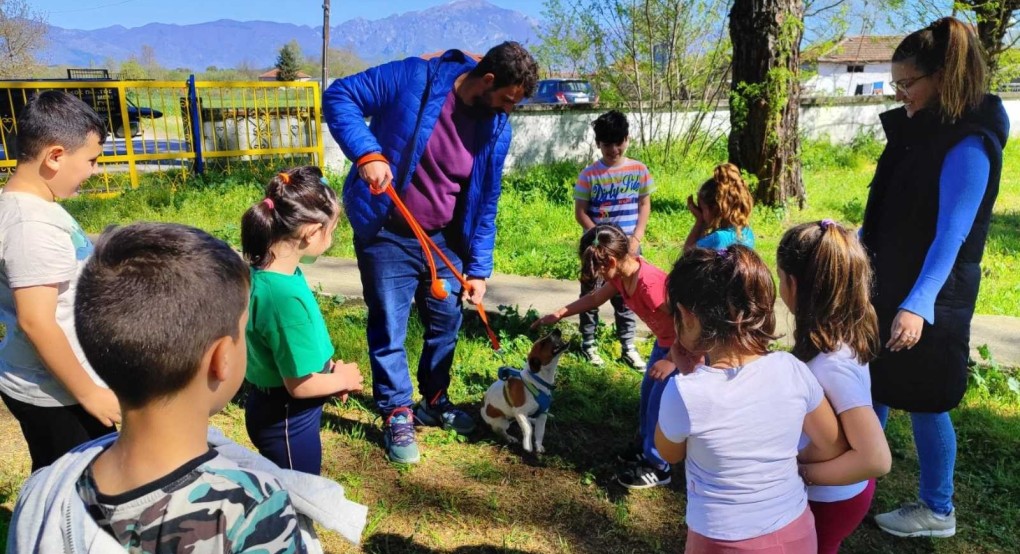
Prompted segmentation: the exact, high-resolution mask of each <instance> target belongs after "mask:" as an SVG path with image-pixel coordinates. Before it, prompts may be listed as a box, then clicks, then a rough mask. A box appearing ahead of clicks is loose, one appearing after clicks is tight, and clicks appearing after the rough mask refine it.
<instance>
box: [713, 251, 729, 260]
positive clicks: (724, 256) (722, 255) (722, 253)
mask: <svg viewBox="0 0 1020 554" xmlns="http://www.w3.org/2000/svg"><path fill="white" fill-rule="evenodd" d="M715 253H716V255H718V256H719V257H720V258H722V259H724V260H728V259H730V251H729V249H727V248H720V249H719V250H716V251H715Z"/></svg>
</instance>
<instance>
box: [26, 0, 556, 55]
mask: <svg viewBox="0 0 1020 554" xmlns="http://www.w3.org/2000/svg"><path fill="white" fill-rule="evenodd" d="M339 13H342V11H341V10H338V9H336V7H334V10H333V16H334V17H336V16H337V15H338V14H339ZM537 25H538V21H537V20H536V19H534V18H532V17H529V16H527V15H525V14H523V13H521V12H518V11H515V10H508V9H505V8H500V7H498V6H495V5H493V4H490V3H489V2H486V1H485V0H454V1H452V2H449V3H446V4H443V5H439V6H435V7H432V8H428V9H424V10H421V11H411V12H405V13H402V14H397V15H392V16H389V17H386V18H383V19H376V20H367V19H363V18H358V19H351V20H348V21H344V22H342V23H340V24H339V25H336V26H330V46H331V47H333V48H349V49H351V50H353V51H354V52H355V53H356V54H358V56H360V57H361V58H362V59H364V60H365V61H368V62H382V61H386V60H393V59H399V58H403V57H406V56H410V55H418V54H423V53H426V52H435V51H439V50H446V49H448V48H460V49H462V50H467V51H472V52H479V53H484V52H485V51H486V50H488V49H489V48H490V47H491V46H494V45H496V44H498V43H500V42H503V41H505V40H516V41H518V42H521V43H523V44H525V45H529V44H530V45H534V44H535V43H537V36H536V28H537ZM46 38H47V46H46V47H45V49H44V50H43V51H42V52H40V54H39V56H38V58H39V60H40V61H41V62H43V63H44V64H47V65H71V66H81V67H90V66H91V67H101V66H102V65H103V64H104V63H107V62H108V61H109V60H114V61H123V60H126V59H128V58H130V57H132V56H135V57H139V56H140V54H141V52H142V48H143V46H150V47H152V52H153V53H154V54H155V59H156V61H157V62H158V63H159V64H160V65H162V66H163V67H168V68H178V67H183V68H189V69H192V70H196V71H201V70H204V69H205V68H207V67H209V66H216V67H220V68H225V67H237V66H238V65H240V64H242V63H243V64H247V65H248V66H250V67H256V68H259V67H271V66H272V65H273V64H274V63H276V56H277V53H278V52H279V50H280V48H281V47H282V46H283V45H284V44H286V43H287V42H290V41H291V40H297V42H298V44H299V45H300V46H301V49H302V50H303V51H304V53H305V55H306V56H318V55H319V54H320V53H321V51H322V26H321V25H320V26H317V27H312V26H308V25H294V24H290V23H274V22H271V21H235V20H232V19H221V20H219V21H211V22H208V23H198V24H193V25H169V24H165V23H149V24H147V25H143V26H141V27H134V28H130V29H129V28H126V27H123V26H120V25H114V26H111V27H105V28H102V29H95V30H91V31H84V30H76V29H64V28H61V27H55V26H50V27H49V32H48V34H47V37H46Z"/></svg>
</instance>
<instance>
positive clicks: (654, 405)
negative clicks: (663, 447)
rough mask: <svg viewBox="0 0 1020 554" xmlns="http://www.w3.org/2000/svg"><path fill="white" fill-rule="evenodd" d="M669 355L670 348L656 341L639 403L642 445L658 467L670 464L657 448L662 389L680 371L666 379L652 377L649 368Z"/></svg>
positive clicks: (642, 382)
mask: <svg viewBox="0 0 1020 554" xmlns="http://www.w3.org/2000/svg"><path fill="white" fill-rule="evenodd" d="M668 355H669V348H667V347H665V346H659V344H658V343H657V342H656V344H655V347H653V348H652V354H651V355H650V356H648V365H646V366H645V375H644V378H643V379H642V380H641V400H640V403H639V404H638V432H639V433H640V434H641V446H642V448H644V454H645V459H646V460H648V462H649V463H650V464H651V465H654V466H655V467H657V468H662V467H664V466H668V465H669V464H668V463H667V462H666V460H663V459H662V456H659V450H658V449H657V448H655V426H656V425H658V423H659V404H661V402H662V391H664V390H666V384H667V383H669V381H670V379H672V378H673V376H674V375H676V374H678V373H680V370H679V369H678V370H676V371H674V372H673V373H671V374H670V375H669V377H667V378H666V380H665V381H658V380H656V379H652V378H651V377H649V375H648V370H649V369H652V366H653V365H655V362H657V361H659V360H661V359H663V358H665V357H666V356H668Z"/></svg>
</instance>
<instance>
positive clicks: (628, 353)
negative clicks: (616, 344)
mask: <svg viewBox="0 0 1020 554" xmlns="http://www.w3.org/2000/svg"><path fill="white" fill-rule="evenodd" d="M620 360H622V361H623V363H625V364H627V365H629V366H630V367H632V368H634V369H636V370H638V371H640V372H644V370H645V361H644V360H643V359H642V358H641V354H638V351H637V348H634V345H630V346H625V347H623V352H622V353H621V354H620Z"/></svg>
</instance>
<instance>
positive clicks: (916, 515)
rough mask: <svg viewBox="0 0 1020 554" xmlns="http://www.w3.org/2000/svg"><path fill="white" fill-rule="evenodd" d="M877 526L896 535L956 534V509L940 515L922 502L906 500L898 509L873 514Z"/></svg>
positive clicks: (931, 535) (937, 535)
mask: <svg viewBox="0 0 1020 554" xmlns="http://www.w3.org/2000/svg"><path fill="white" fill-rule="evenodd" d="M875 523H877V524H878V527H879V528H880V529H882V530H883V531H885V532H886V533H889V534H890V535H896V536H897V537H936V538H943V539H944V538H946V537H952V536H953V535H955V534H956V510H953V511H952V512H949V514H948V515H944V516H940V515H938V514H936V513H935V512H933V511H931V509H930V508H928V506H926V505H925V504H924V503H923V502H907V503H906V504H903V505H901V506H900V508H899V509H898V510H893V511H891V512H886V513H884V514H879V515H877V516H875Z"/></svg>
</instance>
